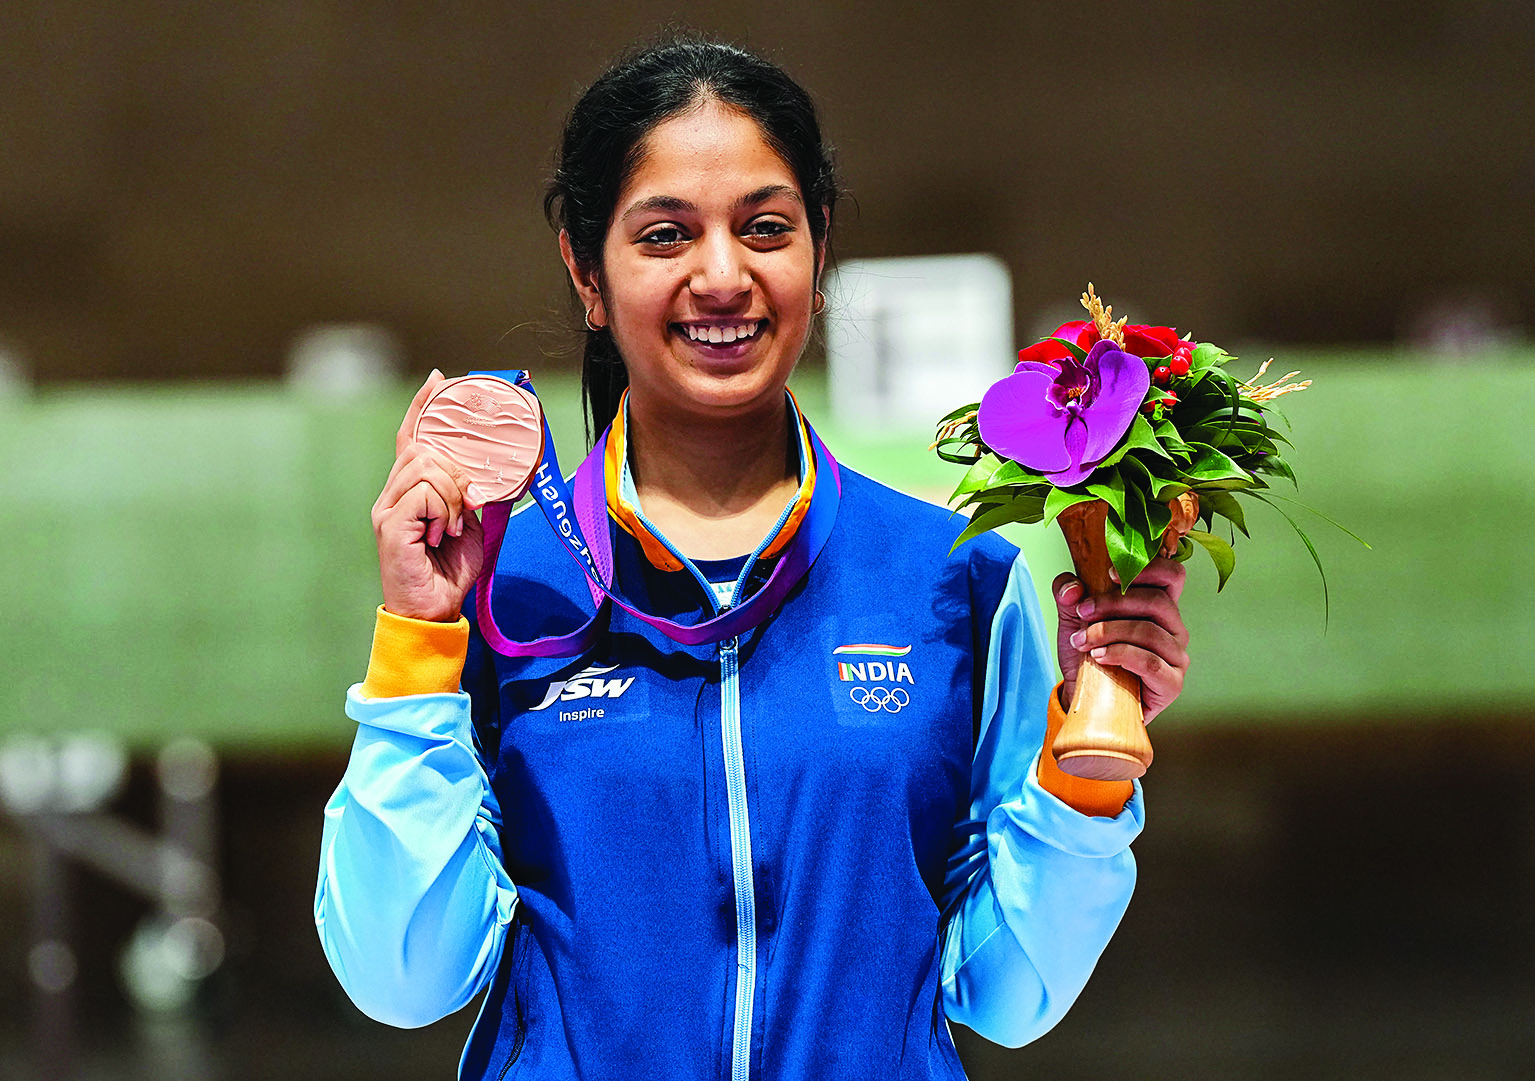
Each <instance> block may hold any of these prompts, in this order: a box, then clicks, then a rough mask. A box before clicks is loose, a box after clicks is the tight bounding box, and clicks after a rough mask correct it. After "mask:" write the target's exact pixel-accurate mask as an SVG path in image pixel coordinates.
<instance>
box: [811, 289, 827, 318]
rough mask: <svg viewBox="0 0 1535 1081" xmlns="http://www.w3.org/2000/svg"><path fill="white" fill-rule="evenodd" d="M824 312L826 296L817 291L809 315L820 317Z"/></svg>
mask: <svg viewBox="0 0 1535 1081" xmlns="http://www.w3.org/2000/svg"><path fill="white" fill-rule="evenodd" d="M825 310H826V294H825V293H823V292H821V291H820V290H819V289H817V290H816V291H815V304H813V305H812V306H811V308H810V314H811V315H820V314H821V313H822V312H823V311H825Z"/></svg>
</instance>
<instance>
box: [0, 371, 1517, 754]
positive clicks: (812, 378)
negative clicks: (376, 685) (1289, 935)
mask: <svg viewBox="0 0 1535 1081" xmlns="http://www.w3.org/2000/svg"><path fill="white" fill-rule="evenodd" d="M1294 358H1295V354H1294V352H1293V351H1292V352H1290V353H1287V355H1286V360H1287V361H1293V363H1290V365H1289V366H1292V367H1304V368H1305V369H1306V370H1305V372H1304V374H1305V375H1308V376H1311V377H1313V378H1315V379H1316V380H1317V385H1316V387H1315V388H1314V389H1313V390H1311V391H1309V392H1307V393H1306V394H1304V395H1298V396H1295V397H1291V398H1286V399H1284V400H1282V401H1281V402H1280V403H1279V405H1280V406H1281V407H1282V408H1283V409H1284V411H1285V413H1286V414H1287V415H1288V416H1289V418H1290V419H1291V420H1292V421H1293V422H1294V437H1295V443H1296V450H1295V452H1294V454H1293V456H1292V458H1291V460H1292V462H1293V463H1294V465H1295V468H1296V471H1297V473H1298V475H1299V476H1300V478H1301V482H1302V486H1303V487H1302V489H1301V491H1300V493H1299V497H1300V498H1301V499H1302V500H1303V501H1305V502H1306V503H1308V504H1309V505H1311V506H1313V507H1315V508H1316V509H1318V510H1320V511H1322V512H1323V513H1325V514H1327V515H1329V516H1331V517H1333V518H1336V519H1338V520H1339V521H1342V522H1344V523H1345V524H1347V525H1348V526H1349V527H1350V528H1351V529H1353V530H1354V531H1355V532H1358V533H1360V534H1361V535H1363V536H1364V537H1366V538H1367V539H1368V540H1369V541H1370V542H1371V543H1372V544H1373V545H1374V551H1365V550H1364V549H1363V548H1361V547H1359V546H1358V545H1357V544H1355V543H1354V542H1353V541H1352V540H1349V539H1348V538H1347V537H1346V536H1344V535H1343V534H1342V533H1339V532H1337V531H1336V530H1334V529H1333V528H1332V527H1331V526H1329V525H1327V524H1326V523H1324V522H1322V521H1320V520H1319V519H1316V518H1313V517H1311V516H1309V515H1308V514H1306V512H1304V511H1301V510H1298V509H1297V510H1296V515H1297V518H1298V519H1299V520H1300V521H1301V522H1302V525H1303V527H1304V528H1306V530H1307V532H1308V533H1310V535H1311V536H1312V538H1313V540H1315V541H1316V543H1317V545H1318V547H1319V549H1320V550H1321V553H1322V557H1323V560H1324V562H1325V563H1326V566H1327V570H1328V580H1329V583H1330V585H1331V616H1330V620H1329V622H1328V624H1327V626H1326V627H1325V630H1324V624H1323V606H1322V588H1321V584H1320V581H1319V579H1318V578H1317V575H1316V571H1315V569H1314V568H1313V567H1312V566H1311V562H1310V558H1309V557H1308V556H1307V554H1306V552H1305V549H1304V548H1303V547H1302V545H1301V543H1300V541H1299V540H1298V539H1297V538H1296V537H1295V536H1294V535H1293V534H1292V533H1291V532H1290V531H1289V528H1288V527H1287V526H1286V525H1285V524H1284V522H1283V521H1282V520H1281V519H1279V518H1278V517H1277V516H1276V515H1275V514H1273V513H1272V512H1269V511H1267V510H1266V509H1264V508H1262V507H1254V509H1253V510H1252V512H1251V514H1250V518H1249V525H1250V527H1251V528H1252V530H1253V533H1254V539H1252V540H1248V539H1246V538H1238V544H1237V571H1236V575H1235V576H1234V578H1233V579H1232V581H1231V583H1230V584H1229V585H1228V586H1227V588H1226V591H1225V592H1224V593H1223V594H1221V595H1220V596H1219V597H1217V596H1216V595H1215V578H1214V573H1213V571H1212V570H1211V569H1210V568H1209V567H1208V565H1207V563H1205V562H1202V561H1201V560H1200V559H1199V558H1196V560H1195V561H1194V562H1193V563H1192V564H1191V574H1190V581H1189V587H1188V592H1187V594H1186V596H1185V601H1184V608H1185V613H1186V615H1187V618H1188V622H1189V625H1190V627H1191V628H1192V631H1193V637H1194V643H1193V652H1194V657H1195V666H1194V669H1193V673H1192V676H1191V681H1190V685H1189V687H1188V689H1187V691H1186V693H1185V695H1184V698H1183V700H1182V702H1180V704H1179V706H1178V707H1177V709H1176V710H1175V711H1174V712H1173V713H1171V714H1169V715H1168V716H1167V717H1166V718H1165V719H1164V720H1162V721H1159V722H1158V723H1159V725H1160V726H1175V725H1180V726H1181V725H1209V724H1223V725H1230V724H1247V723H1255V722H1265V723H1273V722H1284V723H1314V722H1323V721H1328V722H1331V721H1338V720H1348V719H1365V718H1368V719H1372V720H1379V719H1380V718H1382V717H1396V716H1400V717H1403V718H1414V717H1439V718H1442V717H1445V716H1461V715H1465V714H1475V715H1479V716H1496V715H1509V714H1513V713H1517V712H1520V711H1525V710H1529V709H1531V708H1532V707H1535V666H1532V665H1530V664H1528V663H1527V662H1526V658H1527V657H1528V656H1529V655H1530V653H1531V647H1532V646H1535V587H1532V586H1531V585H1530V583H1529V580H1528V578H1527V577H1525V576H1524V575H1523V574H1522V573H1521V572H1522V571H1523V569H1524V561H1525V559H1526V558H1528V553H1529V551H1530V545H1529V541H1528V537H1529V534H1530V532H1531V528H1532V525H1535V455H1532V454H1531V453H1530V452H1529V451H1528V450H1527V449H1526V448H1525V447H1524V440H1525V432H1526V431H1527V430H1528V428H1529V418H1530V417H1532V416H1535V366H1532V365H1531V364H1530V363H1529V361H1530V359H1531V358H1529V357H1517V358H1508V359H1506V360H1505V361H1503V362H1492V361H1483V362H1480V363H1477V364H1475V365H1471V364H1466V365H1460V366H1454V367H1449V366H1444V367H1433V366H1429V365H1427V364H1424V363H1421V362H1418V363H1412V362H1409V361H1408V360H1404V359H1403V358H1402V357H1401V356H1400V355H1396V354H1390V355H1383V356H1380V357H1376V358H1370V357H1364V356H1357V357H1354V358H1351V359H1337V358H1324V357H1313V356H1304V357H1301V358H1300V359H1299V360H1295V359H1294ZM818 377H819V373H816V372H807V373H805V375H804V376H802V377H798V378H797V381H796V389H797V393H798V394H799V396H800V399H801V401H802V403H803V404H804V406H805V408H806V410H807V412H808V413H809V414H810V415H811V416H812V417H813V418H814V417H821V418H826V417H827V416H828V413H827V410H826V409H825V408H824V399H825V394H824V385H823V384H822V383H821V382H820V381H819V378H818ZM539 389H540V392H541V394H543V395H544V397H545V401H546V403H547V405H548V409H549V412H550V415H551V421H552V423H553V425H554V426H555V433H556V441H557V443H558V445H559V449H560V452H561V460H562V462H563V463H564V464H565V466H566V468H567V469H568V468H571V467H573V465H574V463H575V462H576V460H577V459H578V457H579V453H580V448H581V446H582V432H581V424H580V420H579V411H578V403H577V394H578V391H577V387H576V385H575V383H574V381H573V380H571V379H569V378H567V379H564V380H561V379H557V378H550V377H547V376H545V377H541V378H540V379H539ZM409 395H410V389H408V388H401V389H400V390H399V392H398V393H396V394H391V395H387V396H383V397H381V398H378V399H373V400H368V401H359V402H350V403H347V404H345V405H338V404H326V403H324V402H321V401H314V400H306V399H304V398H302V397H300V396H299V395H297V394H296V393H295V392H293V391H290V390H288V389H286V388H283V387H278V386H273V385H258V386H250V387H239V388H231V387H219V388H211V387H197V386H192V387H186V386H177V387H157V388H151V389H145V388H121V389H93V390H89V391H49V392H45V393H43V394H41V395H39V397H38V398H36V399H35V400H32V401H29V402H24V403H11V404H9V405H5V406H3V407H0V461H3V462H4V463H5V464H4V469H3V471H0V501H3V505H4V506H5V507H6V508H7V514H6V522H7V528H6V529H5V530H4V532H3V534H0V568H3V569H0V588H3V596H4V598H5V601H4V616H5V618H4V619H3V621H0V655H3V656H4V657H5V659H6V664H5V673H6V675H5V679H4V681H3V686H0V736H3V735H5V734H7V733H11V732H20V731H31V732H53V731H73V730H81V729H101V730H104V731H107V732H110V733H112V734H114V735H116V736H118V737H120V738H122V739H123V740H125V741H127V742H128V743H130V744H132V745H136V746H150V745H155V744H158V743H160V742H162V741H163V740H164V739H166V738H168V737H169V736H171V735H173V734H190V735H197V736H200V737H202V738H205V739H208V740H210V741H212V742H213V743H215V744H216V745H218V746H219V747H220V748H222V749H225V750H236V749H247V750H258V749H261V748H267V747H284V748H288V747H295V746H304V745H314V746H337V745H344V744H345V743H346V742H347V741H349V739H350V736H351V726H350V724H349V722H347V721H346V720H345V719H344V717H343V716H342V714H341V710H340V698H341V694H342V691H343V690H344V688H345V687H346V686H347V685H348V684H349V683H352V682H354V681H355V680H357V679H358V678H360V676H361V673H362V670H363V667H364V665H365V662H366V657H367V650H368V636H369V633H370V630H371V624H372V619H371V611H372V608H373V606H374V605H375V604H376V603H377V597H378V585H377V571H376V567H375V565H374V558H373V550H372V533H371V528H370V525H369V520H368V510H369V507H370V505H371V504H372V501H373V498H374V496H375V495H376V493H377V490H378V488H379V486H380V484H381V483H382V480H383V478H384V476H385V474H386V473H387V471H388V466H389V462H390V460H391V458H392V450H393V442H392V440H393V432H394V429H395V427H396V425H397V424H398V418H399V416H400V415H401V413H402V412H403V410H404V406H405V403H406V402H407V401H408V399H409ZM943 404H944V403H938V404H935V414H936V413H941V412H943V411H944V409H943V408H940V406H941V405H943ZM819 427H820V429H821V431H822V433H823V435H824V436H825V438H826V440H827V443H828V445H830V446H831V447H832V449H833V451H834V452H835V453H837V455H838V457H839V459H841V460H842V461H843V462H845V463H846V464H847V465H849V466H851V467H852V468H855V469H858V470H860V471H862V472H865V473H869V474H870V475H873V476H875V477H877V478H879V479H881V480H884V481H886V482H887V483H891V484H894V485H895V486H897V487H900V488H902V489H904V490H907V491H912V492H915V493H917V494H921V495H924V496H927V497H936V498H938V499H940V500H941V499H942V497H943V495H944V494H946V492H947V489H949V488H951V487H952V486H953V484H954V483H956V482H957V480H958V470H957V468H956V467H952V466H948V465H945V464H944V463H942V462H940V461H938V460H937V459H936V458H935V457H933V456H932V455H930V454H929V453H928V452H927V450H926V435H925V433H911V434H908V435H905V436H900V437H881V438H871V437H867V436H858V435H856V434H854V433H852V432H842V431H839V430H838V429H837V428H836V426H835V425H833V424H831V423H830V422H829V420H823V422H822V423H820V424H819ZM1008 535H1009V536H1012V537H1013V539H1015V540H1017V541H1019V542H1021V543H1022V544H1024V546H1025V549H1026V551H1027V552H1028V553H1029V556H1030V560H1031V564H1032V565H1033V566H1034V567H1035V574H1036V577H1037V578H1038V579H1039V580H1040V584H1043V585H1048V582H1049V580H1050V579H1051V578H1052V577H1053V576H1054V575H1055V574H1056V573H1057V572H1058V571H1059V570H1060V569H1063V568H1064V567H1065V565H1066V557H1065V555H1064V546H1062V545H1061V544H1060V543H1059V541H1058V540H1057V538H1056V537H1055V535H1054V534H1053V532H1050V531H1044V530H1039V529H1037V528H1019V529H1016V530H1015V531H1013V532H1010V533H1009V534H1008ZM1046 607H1047V613H1048V611H1049V605H1048V599H1047V601H1046Z"/></svg>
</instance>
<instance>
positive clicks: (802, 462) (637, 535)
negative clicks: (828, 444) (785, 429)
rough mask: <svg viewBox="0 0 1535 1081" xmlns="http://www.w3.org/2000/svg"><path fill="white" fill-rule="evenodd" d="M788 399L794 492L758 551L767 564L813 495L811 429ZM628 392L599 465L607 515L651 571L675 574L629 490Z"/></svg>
mask: <svg viewBox="0 0 1535 1081" xmlns="http://www.w3.org/2000/svg"><path fill="white" fill-rule="evenodd" d="M784 393H785V394H786V395H788V399H789V419H790V423H792V424H793V425H794V431H795V434H796V435H797V436H798V439H797V441H796V444H797V446H798V448H799V489H798V490H797V491H796V492H795V494H794V498H793V499H792V500H790V502H789V503H788V504H787V506H786V509H787V510H788V516H787V517H785V518H783V524H782V525H780V526H779V527H778V531H777V532H776V533H775V534H774V535H773V536H772V538H771V539H770V540H769V542H768V545H767V547H766V548H764V549H763V550H762V553H761V555H760V556H758V558H759V559H771V558H773V557H774V556H776V555H778V554H779V553H780V552H782V551H783V550H784V548H785V547H787V546H788V544H789V542H790V541H791V540H793V539H794V534H795V532H796V531H797V530H798V529H799V527H800V523H801V522H803V521H804V519H805V514H806V512H807V511H808V510H809V509H810V500H811V497H812V496H813V495H814V494H815V484H816V466H815V451H814V449H813V448H812V447H811V445H810V428H809V425H808V424H807V423H806V422H805V418H804V416H803V414H801V413H800V410H799V402H797V401H796V400H795V398H794V394H793V392H791V391H788V390H785V391H784ZM628 419H629V392H628V391H627V390H626V391H624V394H623V397H622V398H620V399H619V403H618V413H617V415H616V416H615V417H614V418H613V427H612V429H611V431H610V432H609V434H608V443H607V453H606V455H605V457H604V461H603V481H604V483H603V488H604V489H605V490H606V493H607V503H608V514H609V516H610V517H611V518H612V519H613V520H614V521H615V522H617V523H618V525H619V527H620V528H621V529H623V531H624V532H625V533H628V534H629V535H630V536H632V537H633V538H634V539H635V540H636V541H638V542H639V545H640V549H641V551H643V552H644V553H645V558H646V559H647V560H649V561H650V563H651V565H652V566H655V567H657V568H659V569H660V570H664V571H680V570H682V569H683V564H682V562H681V561H680V560H679V559H678V558H677V556H676V555H675V554H674V552H673V550H672V547H671V545H669V544H668V543H667V542H666V540H665V538H663V537H662V536H661V534H660V532H659V531H658V530H656V529H655V527H653V526H652V525H651V524H650V523H649V522H648V521H646V519H645V516H644V514H643V513H642V512H641V510H640V498H639V494H638V492H637V490H636V489H635V486H634V476H633V474H632V473H631V472H630V469H629V440H628V434H627V432H628Z"/></svg>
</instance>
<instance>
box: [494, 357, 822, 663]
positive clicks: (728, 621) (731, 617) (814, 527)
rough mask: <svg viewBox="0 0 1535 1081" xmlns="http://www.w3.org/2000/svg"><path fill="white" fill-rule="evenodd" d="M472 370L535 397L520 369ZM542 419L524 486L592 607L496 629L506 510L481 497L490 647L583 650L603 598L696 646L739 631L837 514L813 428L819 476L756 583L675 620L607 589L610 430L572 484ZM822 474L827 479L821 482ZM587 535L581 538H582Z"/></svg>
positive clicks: (764, 609) (809, 557) (800, 570)
mask: <svg viewBox="0 0 1535 1081" xmlns="http://www.w3.org/2000/svg"><path fill="white" fill-rule="evenodd" d="M471 374H474V375H492V376H495V377H496V378H498V379H504V380H506V381H507V382H508V383H515V384H516V385H517V386H519V387H522V388H523V389H524V390H526V391H527V392H528V393H530V394H533V395H534V396H535V397H536V396H537V392H536V391H534V390H533V383H532V380H530V379H529V378H528V373H527V372H525V371H491V372H473V373H471ZM543 425H544V451H543V455H542V456H541V457H540V458H539V461H538V466H537V468H536V469H535V470H534V473H533V480H532V482H531V484H530V485H529V488H528V491H529V492H530V493H531V494H532V495H533V498H534V499H535V500H536V501H537V502H538V506H539V509H540V510H542V511H543V513H544V517H545V519H547V520H548V522H549V526H550V528H551V529H553V530H554V533H555V536H557V537H559V538H560V541H561V543H562V545H563V546H564V548H565V550H566V551H568V552H569V553H570V555H571V558H572V559H574V560H575V561H576V565H577V566H579V567H580V568H581V571H582V573H583V574H584V575H585V577H586V586H587V589H588V590H589V591H590V593H591V595H592V601H593V603H594V604H595V606H596V612H595V614H594V615H593V616H592V618H591V619H589V620H587V621H586V622H585V623H584V624H582V625H581V626H580V627H578V628H577V629H576V630H574V631H571V632H570V633H569V634H563V635H551V636H549V637H546V638H536V639H534V640H532V641H529V642H518V641H514V640H512V639H510V638H508V637H507V636H506V635H504V634H502V633H501V629H500V628H499V627H497V626H496V617H495V613H494V612H493V611H492V610H491V604H490V592H491V586H492V583H493V582H494V580H495V575H496V563H497V562H498V560H499V559H500V556H501V542H502V541H503V540H504V539H505V537H506V526H507V522H508V521H509V520H510V519H511V516H512V505H511V503H510V502H501V503H489V504H486V506H485V509H484V512H483V514H482V522H483V525H484V530H485V540H484V544H485V558H484V563H483V564H482V565H481V567H480V577H479V579H478V580H477V581H476V583H475V591H474V592H475V597H474V603H475V615H476V617H477V619H478V622H479V627H480V633H481V635H483V636H484V638H485V641H486V642H487V643H489V645H490V647H491V648H492V649H494V650H495V651H496V652H498V653H501V654H503V655H504V656H508V657H574V656H577V655H579V654H581V653H584V652H586V650H587V649H589V648H590V647H591V645H592V643H593V642H594V641H596V638H597V635H598V634H599V633H600V632H601V631H602V630H603V629H604V628H605V627H606V625H607V617H608V615H609V613H610V611H611V608H610V605H617V606H618V607H620V608H622V609H623V610H624V611H626V612H628V613H629V614H630V615H633V616H635V617H636V618H638V619H641V620H643V621H645V622H646V623H648V624H650V626H652V627H654V628H656V630H658V631H660V632H661V633H662V634H664V635H666V636H667V637H668V638H670V639H672V640H673V641H675V642H680V643H682V644H683V645H688V646H696V645H702V644H704V643H706V642H719V641H723V640H724V639H726V638H732V637H735V636H738V635H741V634H745V633H746V632H747V631H750V630H751V629H752V628H753V627H755V626H757V625H758V624H759V623H761V622H762V621H763V620H765V619H766V618H767V617H768V616H769V615H771V614H772V613H773V612H775V611H777V609H778V606H779V605H780V604H781V603H782V602H783V600H784V598H785V597H786V596H788V594H789V590H791V589H793V588H794V586H795V585H796V584H797V583H798V582H799V580H800V579H801V578H803V577H804V576H805V574H806V572H807V571H809V570H810V566H811V564H813V563H814V562H815V560H816V557H817V556H818V555H820V554H821V549H822V548H824V547H825V545H826V541H827V538H829V537H830V536H831V531H832V526H833V525H834V524H835V522H836V518H837V505H838V503H839V502H840V500H841V494H842V476H841V474H840V472H839V471H838V468H837V462H836V460H835V459H834V458H833V457H832V456H831V452H830V451H829V450H827V449H826V445H825V444H824V443H822V442H821V438H820V436H818V435H816V433H815V430H814V429H812V428H810V427H809V425H808V424H807V425H806V428H807V430H808V431H809V432H810V443H811V446H812V449H813V451H814V453H815V457H816V474H817V478H818V481H819V483H817V484H816V485H815V490H814V491H813V492H812V493H811V499H810V507H809V509H808V510H807V511H806V513H805V517H804V519H803V520H802V521H801V522H800V524H799V528H798V529H796V530H795V532H794V538H793V540H791V541H790V543H789V546H788V548H787V549H786V550H785V551H784V553H783V554H782V556H781V557H780V558H779V560H778V564H777V565H776V566H775V567H774V568H773V573H772V574H771V575H769V576H768V580H767V581H766V582H765V583H764V584H763V586H762V588H761V589H759V590H758V591H757V592H756V593H753V594H752V595H751V596H750V597H748V598H747V599H746V600H745V601H744V602H742V604H741V605H740V606H739V607H736V608H730V609H727V610H725V611H724V612H721V613H720V614H719V615H716V616H714V617H712V618H709V619H705V620H701V621H700V622H698V623H678V622H677V621H676V620H671V619H666V618H663V617H661V616H655V615H651V614H650V613H648V612H645V611H642V610H641V609H639V608H636V607H635V606H634V605H632V604H630V603H629V602H628V601H626V600H624V598H623V597H621V596H619V595H618V594H617V593H616V592H615V591H614V588H613V584H612V583H613V547H612V535H611V533H610V530H609V528H608V505H607V498H606V494H605V491H604V487H603V484H604V480H603V472H604V470H603V459H604V456H605V455H606V453H607V441H608V438H609V436H610V435H611V429H609V430H608V431H605V432H603V433H602V437H601V438H599V439H598V440H597V445H596V446H595V447H593V448H592V452H591V453H590V454H588V455H587V456H586V458H585V460H583V461H582V463H581V464H580V465H579V466H578V467H577V468H576V472H575V476H574V478H573V479H574V482H575V484H574V488H572V486H571V485H570V484H568V483H567V482H566V480H565V477H564V475H563V474H562V473H561V472H560V463H559V458H558V456H557V455H556V453H555V449H554V437H553V435H552V434H551V433H550V431H549V421H548V419H547V418H545V419H544V421H543ZM828 479H829V480H830V483H827V481H828ZM588 537H590V538H591V540H590V541H588V540H587V538H588Z"/></svg>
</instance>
